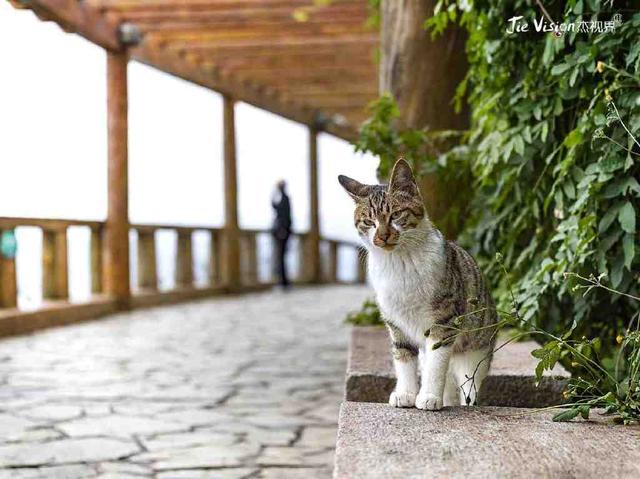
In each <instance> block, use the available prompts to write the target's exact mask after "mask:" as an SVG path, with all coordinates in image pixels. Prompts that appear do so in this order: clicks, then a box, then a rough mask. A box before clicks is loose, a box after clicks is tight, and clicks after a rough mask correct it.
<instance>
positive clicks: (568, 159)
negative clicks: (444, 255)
mask: <svg viewBox="0 0 640 479" xmlns="http://www.w3.org/2000/svg"><path fill="white" fill-rule="evenodd" d="M631 3H632V2H616V5H615V7H616V8H619V9H621V10H622V11H626V12H629V11H633V10H631V8H632V5H631ZM468 4H469V1H459V2H452V1H446V0H442V1H441V2H440V3H439V4H438V9H437V10H438V12H439V13H438V14H437V15H436V16H434V17H433V18H432V19H430V20H429V21H428V22H427V24H428V26H429V27H430V28H432V31H434V32H437V31H441V30H442V29H443V28H445V27H446V26H447V25H448V24H449V23H450V22H451V21H452V20H453V21H456V22H458V23H459V24H461V25H463V26H465V27H467V29H468V31H469V38H468V41H467V55H468V59H469V63H470V68H469V72H468V75H467V78H466V79H465V81H464V84H463V88H461V89H460V91H461V92H463V93H466V94H468V101H469V103H470V105H471V110H472V125H471V131H470V133H469V136H468V142H467V146H468V162H469V166H470V168H471V170H472V173H473V177H474V182H475V187H474V196H473V201H472V205H471V213H470V218H469V220H468V221H467V223H466V227H465V232H464V234H463V235H462V237H461V238H460V241H461V242H462V243H463V244H464V245H465V246H466V247H467V248H468V249H470V250H471V251H472V252H473V253H474V255H475V256H476V258H477V259H478V260H479V261H480V263H481V266H482V268H483V270H484V271H485V272H486V273H487V274H488V276H489V280H490V282H491V283H492V284H493V285H494V286H495V287H496V288H495V292H496V296H497V299H498V302H499V305H500V307H503V308H504V307H505V305H507V304H508V303H509V302H510V295H509V288H508V287H507V282H506V278H505V276H504V275H503V274H502V271H501V268H500V267H499V266H498V265H497V264H496V262H495V261H494V260H493V257H494V253H495V252H496V251H500V252H502V253H503V255H504V261H505V265H506V267H507V269H508V270H509V271H510V275H511V281H512V282H513V284H515V285H516V290H515V295H516V299H517V301H518V303H519V304H520V305H521V307H522V314H523V317H524V318H525V319H526V320H533V321H534V322H535V323H536V324H537V325H539V326H540V327H542V328H543V329H545V330H548V331H550V332H553V333H555V334H557V335H562V334H564V333H565V332H566V331H567V330H573V331H575V333H576V334H577V335H578V336H582V335H584V336H587V337H596V336H598V337H600V338H602V348H603V355H604V356H611V355H612V354H613V351H614V348H615V347H616V342H615V338H616V337H617V335H618V334H619V332H620V331H622V330H623V329H624V327H625V326H626V325H625V322H626V321H627V320H628V318H630V317H631V315H632V314H633V313H634V311H635V310H634V305H633V304H632V303H631V301H630V300H629V299H628V298H626V297H620V296H612V295H609V294H606V292H603V291H601V290H599V289H598V290H596V291H594V293H593V294H590V295H587V296H576V295H574V294H573V293H572V291H571V289H572V287H573V286H574V283H573V281H574V280H573V279H571V280H570V281H565V279H564V275H565V274H566V273H567V272H570V271H576V272H579V273H582V274H584V275H588V274H589V273H591V272H593V271H599V272H602V273H605V274H606V275H607V277H608V278H609V279H610V283H611V284H612V286H613V287H614V288H617V289H620V290H621V291H626V292H629V293H632V294H636V295H637V294H638V292H639V291H640V285H639V281H638V274H637V271H638V267H639V266H640V245H639V244H638V241H639V240H638V238H639V234H638V231H637V225H636V223H637V222H636V215H637V213H638V211H640V200H639V198H640V188H639V185H638V181H637V180H636V179H637V178H638V177H639V176H640V166H639V165H640V162H639V161H638V160H639V159H640V144H638V142H637V141H636V139H635V138H634V133H636V135H635V136H638V135H637V133H638V132H640V89H639V88H638V86H639V84H640V77H639V74H640V47H639V46H638V42H637V32H638V29H639V28H640V13H636V14H633V15H629V14H628V13H627V14H626V18H624V21H623V23H622V25H620V26H618V27H617V28H616V30H615V32H606V33H576V32H572V33H567V34H564V35H562V36H560V37H558V36H556V35H553V34H550V33H549V34H543V33H536V32H529V33H523V34H507V32H506V27H507V20H508V19H509V18H511V17H512V16H513V15H515V14H517V15H523V16H524V17H525V18H526V19H529V21H530V22H532V20H533V19H534V18H540V17H541V13H540V11H539V10H538V6H537V4H536V2H534V1H532V0H515V1H514V0H477V1H474V2H473V8H471V9H469V8H466V5H468ZM463 7H464V8H463ZM607 8H608V7H607ZM547 10H548V11H549V13H550V15H551V17H552V18H556V19H559V20H562V21H564V22H580V21H582V20H585V21H590V20H596V19H598V20H609V19H610V17H611V12H607V11H606V9H605V7H604V6H603V4H602V2H599V1H593V0H592V1H587V2H584V1H583V0H569V1H567V2H566V3H565V2H555V3H552V4H551V5H548V6H547ZM452 12H455V14H454V13H452ZM531 30H532V28H531ZM563 364H565V365H567V366H569V367H571V365H570V364H569V363H567V362H566V361H563Z"/></svg>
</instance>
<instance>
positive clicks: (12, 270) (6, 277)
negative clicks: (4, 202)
mask: <svg viewBox="0 0 640 479" xmlns="http://www.w3.org/2000/svg"><path fill="white" fill-rule="evenodd" d="M6 231H8V232H12V231H13V230H6ZM3 233H4V232H3V231H2V230H0V238H2V236H3ZM14 234H15V233H14ZM17 304H18V288H17V281H16V258H15V255H7V256H5V255H4V254H3V252H0V308H15V307H16V306H17Z"/></svg>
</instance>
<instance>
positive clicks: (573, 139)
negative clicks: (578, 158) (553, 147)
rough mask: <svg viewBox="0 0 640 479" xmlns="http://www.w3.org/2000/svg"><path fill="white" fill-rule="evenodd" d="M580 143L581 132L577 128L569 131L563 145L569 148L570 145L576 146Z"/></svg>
mask: <svg viewBox="0 0 640 479" xmlns="http://www.w3.org/2000/svg"><path fill="white" fill-rule="evenodd" d="M580 143H582V133H581V132H580V130H578V129H577V128H576V129H575V130H573V131H572V132H571V133H569V134H568V135H567V136H566V137H565V139H564V142H563V144H564V146H566V147H567V148H571V147H572V146H576V145H578V144H580Z"/></svg>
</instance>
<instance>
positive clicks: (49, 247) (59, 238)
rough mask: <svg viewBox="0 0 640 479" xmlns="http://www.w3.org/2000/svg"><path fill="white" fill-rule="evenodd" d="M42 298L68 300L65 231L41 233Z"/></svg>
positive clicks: (64, 229)
mask: <svg viewBox="0 0 640 479" xmlns="http://www.w3.org/2000/svg"><path fill="white" fill-rule="evenodd" d="M42 296H43V297H44V298H45V299H67V298H69V265H68V246H67V229H66V228H63V229H61V230H58V231H46V230H45V231H43V232H42Z"/></svg>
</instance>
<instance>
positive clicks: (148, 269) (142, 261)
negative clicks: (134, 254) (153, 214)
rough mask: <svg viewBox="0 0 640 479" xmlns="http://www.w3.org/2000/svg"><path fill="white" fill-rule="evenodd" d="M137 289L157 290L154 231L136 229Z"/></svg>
mask: <svg viewBox="0 0 640 479" xmlns="http://www.w3.org/2000/svg"><path fill="white" fill-rule="evenodd" d="M138 287H139V288H140V289H149V290H152V291H155V290H157V289H158V273H157V266H156V236H155V231H154V230H143V229H138Z"/></svg>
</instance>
